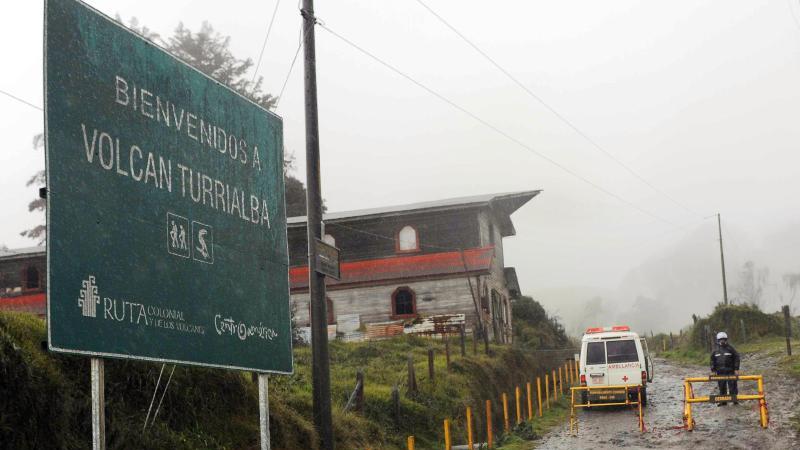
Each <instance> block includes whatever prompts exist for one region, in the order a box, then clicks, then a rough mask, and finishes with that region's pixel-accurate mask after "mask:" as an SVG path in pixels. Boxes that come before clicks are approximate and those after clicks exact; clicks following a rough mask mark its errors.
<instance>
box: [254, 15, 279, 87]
mask: <svg viewBox="0 0 800 450" xmlns="http://www.w3.org/2000/svg"><path fill="white" fill-rule="evenodd" d="M280 4H281V0H278V1H276V2H275V9H274V10H273V11H272V18H271V19H269V25H268V26H267V35H266V36H264V43H263V44H261V53H259V54H258V63H256V69H255V71H253V79H252V80H250V82H251V83H252V82H254V81H256V75H258V68H259V67H261V58H262V57H263V56H264V49H265V48H267V39H269V33H270V32H271V31H272V24H273V23H275V16H277V15H278V5H280Z"/></svg>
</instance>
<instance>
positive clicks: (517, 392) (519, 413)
mask: <svg viewBox="0 0 800 450" xmlns="http://www.w3.org/2000/svg"><path fill="white" fill-rule="evenodd" d="M520 397H522V394H521V392H520V389H519V386H517V387H515V388H514V401H515V402H516V406H517V425H519V424H521V423H522V404H521V403H520Z"/></svg>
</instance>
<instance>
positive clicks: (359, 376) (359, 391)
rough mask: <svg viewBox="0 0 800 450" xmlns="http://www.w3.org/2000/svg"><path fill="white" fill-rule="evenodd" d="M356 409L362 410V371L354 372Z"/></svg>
mask: <svg viewBox="0 0 800 450" xmlns="http://www.w3.org/2000/svg"><path fill="white" fill-rule="evenodd" d="M356 386H358V389H357V390H356V408H355V410H356V411H364V371H363V370H359V371H358V372H356Z"/></svg>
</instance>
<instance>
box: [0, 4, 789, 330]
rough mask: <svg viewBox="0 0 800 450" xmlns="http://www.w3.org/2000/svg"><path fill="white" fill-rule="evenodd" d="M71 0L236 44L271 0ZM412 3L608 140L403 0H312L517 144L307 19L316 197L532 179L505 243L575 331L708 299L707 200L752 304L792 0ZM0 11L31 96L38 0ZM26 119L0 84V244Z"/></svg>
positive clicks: (400, 200)
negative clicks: (748, 267) (316, 140)
mask: <svg viewBox="0 0 800 450" xmlns="http://www.w3.org/2000/svg"><path fill="white" fill-rule="evenodd" d="M88 3H89V4H91V5H92V6H94V7H96V8H98V9H99V10H100V11H102V12H104V13H106V14H109V15H111V16H113V15H115V14H117V13H119V14H120V15H121V16H123V17H125V18H130V17H132V16H135V17H137V18H138V19H139V22H140V23H142V24H144V25H146V26H147V27H149V28H150V29H152V30H154V31H156V32H158V33H160V34H161V35H162V36H165V37H166V36H169V35H171V32H172V30H173V29H174V28H175V26H176V25H177V24H178V23H179V22H183V23H184V24H185V25H186V26H187V27H189V28H190V29H193V30H197V29H199V27H200V24H201V23H202V21H203V20H209V21H210V22H211V23H212V25H214V27H215V28H216V29H217V31H219V32H220V33H222V34H224V35H228V36H230V37H231V50H232V52H233V53H234V54H235V55H236V56H237V57H240V58H244V57H250V58H253V59H256V58H257V57H258V55H259V53H260V50H261V46H262V43H263V42H264V35H265V30H266V27H267V24H268V23H269V19H270V17H271V14H272V11H273V8H274V7H275V3H274V2H252V1H247V2H245V1H232V2H226V3H225V4H224V7H222V6H220V5H221V4H220V3H219V2H216V1H211V0H197V1H176V2H163V1H150V0H126V1H117V0H115V1H111V0H91V1H89V2H88ZM426 4H428V5H429V6H430V7H431V8H433V9H435V10H436V11H437V12H438V13H440V14H441V15H442V16H443V17H445V18H446V19H447V20H448V21H450V22H451V23H452V24H453V25H454V26H455V27H457V28H458V29H459V30H460V31H462V32H463V33H464V34H465V35H466V36H469V37H470V38H471V39H472V40H473V42H475V44H476V45H478V46H480V47H481V48H482V49H483V50H484V51H486V52H487V53H488V54H490V55H491V56H492V58H493V59H494V60H496V61H497V62H498V63H499V64H501V65H502V66H503V67H504V68H506V69H507V70H508V71H509V72H510V73H513V74H514V76H515V77H516V78H518V79H519V80H520V81H521V82H522V83H523V84H524V85H525V86H527V87H529V88H530V89H531V90H532V91H533V92H535V93H536V94H537V95H538V96H539V97H540V98H541V99H543V100H544V101H545V102H546V103H547V105H549V106H550V107H551V108H554V109H555V110H557V111H558V112H559V113H560V114H561V115H562V116H563V117H565V118H567V119H568V120H569V121H570V122H571V123H573V124H574V125H576V126H577V127H578V128H579V129H580V130H581V131H582V132H583V133H584V134H586V135H587V136H589V137H590V138H591V139H592V141H593V142H594V143H596V144H597V145H599V146H600V147H601V148H602V149H603V150H605V152H606V153H607V154H606V153H603V152H602V151H599V150H598V149H597V148H596V147H595V145H593V144H592V142H589V141H587V140H586V139H585V138H583V137H581V136H580V135H579V134H578V133H576V132H575V130H573V129H572V128H571V127H570V126H568V125H567V124H565V123H564V122H563V121H562V120H560V119H559V118H558V117H556V116H555V115H554V114H553V113H552V112H551V111H550V110H549V109H548V108H547V107H545V106H543V105H542V104H541V103H539V102H537V101H536V100H534V99H533V98H531V97H530V96H529V95H527V94H526V93H525V92H524V91H523V90H521V89H520V88H519V86H517V85H515V84H514V83H513V82H512V81H511V80H509V79H508V78H507V77H506V76H505V75H503V74H502V73H501V72H500V71H498V70H496V68H494V67H493V66H492V65H491V64H490V63H488V62H487V61H486V60H484V59H483V58H482V57H481V56H480V55H478V54H477V53H476V52H475V51H474V50H473V49H472V48H470V47H469V46H468V45H466V44H465V43H464V42H463V41H462V40H460V39H459V38H458V36H456V35H455V34H454V33H452V31H450V30H449V29H447V28H446V27H445V26H444V25H442V24H441V23H440V22H439V21H438V20H437V19H436V18H435V17H433V16H432V15H431V14H429V13H428V12H427V11H426V10H425V9H424V8H422V7H421V6H420V5H419V4H418V3H417V2H416V1H413V0H396V1H392V2H364V1H354V0H344V1H338V2H317V5H316V13H317V16H318V17H319V18H320V19H321V20H322V21H323V22H324V24H325V26H326V27H329V28H330V29H332V30H335V31H336V32H337V33H340V34H341V35H343V36H346V37H347V38H348V39H350V40H352V41H353V42H355V43H357V44H358V45H360V46H362V47H363V48H365V49H367V50H368V51H370V52H371V53H373V54H374V55H376V56H378V57H379V58H381V59H382V60H384V61H386V62H387V63H390V64H392V65H393V66H395V67H397V68H399V69H400V70H401V71H403V73H405V74H407V75H408V76H410V77H412V78H414V79H415V80H418V81H419V82H420V83H423V84H425V85H426V86H429V87H430V88H431V89H432V90H434V91H436V92H437V93H439V94H440V95H442V96H444V97H446V98H448V99H450V100H452V101H453V102H455V103H456V104H458V105H460V106H462V107H463V108H465V109H467V110H469V111H470V112H472V113H474V114H475V115H477V116H479V117H480V118H481V119H482V120H484V121H486V122H487V123H490V124H492V125H493V126H495V127H497V128H498V129H500V130H502V131H503V132H504V133H506V134H507V135H509V136H512V137H513V138H514V139H516V140H518V141H520V142H522V143H524V145H525V146H527V147H528V148H527V149H526V148H523V147H521V146H520V145H518V144H516V143H514V142H513V141H511V140H509V139H508V138H506V137H504V136H502V135H500V134H498V133H497V132H496V131H494V130H492V129H491V128H489V127H487V126H485V125H484V124H482V123H480V122H478V121H476V120H475V119H474V118H473V117H470V116H469V115H467V114H464V113H463V112H462V111H459V110H458V109H455V108H453V107H452V106H451V105H449V104H447V103H445V102H443V101H441V99H439V98H437V97H436V96H433V95H431V94H430V93H429V92H426V91H425V90H423V89H420V88H419V86H417V85H415V84H413V83H411V82H409V81H408V80H407V79H405V78H403V77H402V76H400V75H398V74H397V73H394V72H392V71H390V70H387V69H386V67H384V66H382V65H381V64H380V63H377V62H376V61H374V60H372V59H370V58H368V57H366V56H365V55H364V54H363V53H361V52H359V51H358V50H357V49H355V48H353V47H352V46H350V45H348V44H346V43H345V42H344V41H342V40H340V39H338V38H336V37H335V36H334V35H332V34H331V33H329V32H327V31H325V30H324V29H322V28H321V27H320V28H318V30H317V57H318V63H317V70H318V81H319V118H320V119H319V120H320V142H321V155H322V156H321V167H322V180H323V185H322V189H323V196H324V197H325V199H326V202H327V207H328V210H329V211H343V210H352V209H360V208H370V207H377V206H383V205H390V204H404V203H412V202H419V201H427V200H435V199H441V198H448V197H459V196H466V195H476V194H486V193H491V192H509V191H518V190H520V191H521V190H531V189H542V190H543V193H542V194H541V195H540V196H538V197H536V198H535V199H534V200H532V201H531V202H530V203H529V204H527V205H525V206H524V207H522V208H521V209H520V210H519V211H518V212H517V213H515V214H514V215H513V216H512V219H513V221H514V226H515V228H516V236H514V237H510V238H507V239H506V240H505V242H504V245H505V249H506V251H505V255H506V261H505V263H506V265H507V266H513V267H515V268H516V270H517V273H518V276H519V281H520V284H521V287H522V290H523V293H524V294H528V295H532V296H534V297H535V298H537V299H538V300H540V301H541V302H542V303H544V304H545V305H546V306H547V307H548V309H549V310H550V311H551V313H553V314H555V315H557V316H559V317H561V319H562V320H563V322H564V323H565V324H566V325H567V327H568V329H570V330H571V331H573V332H576V331H578V330H580V329H581V328H582V327H584V326H586V325H589V324H591V325H608V324H611V323H617V322H626V323H629V324H630V325H632V326H634V327H635V328H636V329H641V330H647V331H649V330H650V329H653V331H660V330H665V331H667V330H673V331H675V330H677V329H678V328H679V327H680V326H682V325H685V324H688V323H691V314H693V313H694V314H705V313H708V312H709V311H710V310H711V309H712V308H713V306H714V305H715V304H716V303H717V302H719V301H721V300H722V288H721V276H720V268H719V246H718V241H717V230H716V220H715V218H707V217H709V216H712V215H713V214H715V213H717V212H720V213H721V214H722V219H723V227H724V228H723V234H724V236H723V239H724V240H725V251H726V256H727V261H726V262H727V273H728V282H729V291H730V297H731V298H734V299H736V300H737V301H738V293H737V290H736V289H737V283H738V282H739V281H740V280H739V273H740V272H741V270H742V267H743V265H744V264H745V263H746V262H747V261H752V262H753V263H754V264H755V268H756V272H758V273H762V272H763V271H761V269H762V268H768V269H769V275H768V277H767V278H766V279H765V280H764V281H763V284H764V292H763V294H762V296H761V299H760V301H761V302H762V306H763V307H764V308H765V309H767V310H774V309H776V308H777V307H778V304H779V303H780V302H781V295H783V296H784V297H785V296H786V295H787V293H786V292H784V290H785V289H784V288H783V285H782V276H783V274H784V273H797V272H800V258H798V256H797V255H800V237H798V235H799V234H798V225H800V196H798V193H800V155H799V154H798V150H800V83H798V80H800V0H790V1H778V0H775V1H770V0H739V1H724V2H723V1H716V2H715V1H709V2H697V1H694V0H692V1H689V0H687V1H674V2H637V1H620V2H610V3H609V2H595V1H590V0H583V1H575V2H530V1H519V0H516V1H500V2H490V3H486V2H469V1H467V2H463V1H456V0H437V1H434V0H429V1H427V2H426ZM6 11H7V12H11V13H6V14H3V15H2V17H0V25H1V26H0V42H3V44H2V47H3V52H4V58H5V62H6V63H5V64H4V65H3V67H4V70H3V71H0V89H2V90H3V91H6V92H9V93H12V94H14V95H15V96H17V97H19V98H21V99H24V100H25V101H28V102H30V103H33V104H34V105H39V106H41V105H42V104H43V99H42V75H41V74H42V2H15V3H13V4H9V5H6ZM299 25H300V16H299V13H298V11H297V4H296V2H281V3H280V6H279V8H278V15H277V17H276V20H275V25H274V28H273V30H272V32H271V35H270V37H269V40H268V42H267V46H266V48H265V51H264V61H263V62H262V64H261V71H260V72H259V75H263V76H264V85H265V87H266V88H267V90H268V91H270V92H275V93H277V92H278V91H279V90H280V88H281V86H282V85H283V82H284V80H287V78H286V77H287V73H288V70H289V67H290V63H291V61H292V57H293V56H294V54H295V51H296V49H297V44H298V31H299ZM301 55H302V53H301ZM302 76H303V73H302V64H301V61H298V64H297V65H296V66H295V67H294V70H293V72H292V73H291V76H289V77H288V82H287V85H286V92H285V94H284V97H283V99H282V100H281V103H280V105H279V107H278V109H277V113H278V114H279V115H281V116H282V117H283V119H284V132H285V146H286V149H287V151H289V152H291V153H293V154H294V155H295V156H296V158H297V159H296V161H297V166H296V174H298V176H299V177H300V178H301V179H303V178H304V176H303V174H304V173H305V165H304V161H303V150H304V121H303V91H302ZM41 131H42V113H41V111H38V110H36V109H35V108H32V107H30V106H27V105H24V104H23V103H21V102H19V101H16V100H13V99H11V98H9V97H8V96H5V95H0V135H2V137H3V139H2V141H3V145H2V149H0V186H2V189H0V208H2V214H3V217H2V220H0V244H5V245H7V246H9V247H12V248H13V247H24V246H30V245H33V244H35V242H33V241H30V240H28V239H25V238H23V237H21V236H19V232H20V231H22V230H25V229H28V228H30V227H32V226H33V225H35V224H37V223H40V222H41V221H42V217H41V215H40V214H30V213H28V212H27V203H28V202H29V201H30V200H32V199H33V198H34V197H35V195H36V186H32V187H26V186H25V182H26V181H27V179H28V178H29V177H30V176H31V175H32V174H33V173H35V171H36V170H39V169H40V168H41V167H43V155H42V153H41V151H38V152H37V151H33V150H31V140H32V137H33V136H34V135H35V134H36V133H39V132H41ZM537 153H538V154H537ZM609 155H611V156H609ZM543 157H545V158H549V159H550V160H552V161H556V162H557V163H558V164H559V165H560V166H561V167H562V168H559V167H557V166H555V165H553V164H551V163H549V162H547V161H546V160H545V159H544V158H543ZM615 159H616V160H617V161H619V162H620V163H622V164H624V166H627V167H628V168H630V169H631V170H632V171H633V172H634V173H635V174H637V175H638V177H637V176H634V175H632V174H631V172H630V171H629V170H626V169H625V168H624V167H622V165H620V164H619V163H618V162H616V161H615ZM565 169H566V170H565ZM642 180H645V181H642ZM654 188H655V189H654ZM609 193H610V194H612V195H609ZM762 278H763V277H762ZM796 303H800V302H796ZM590 319H591V320H590ZM590 322H591V323H590ZM597 322H602V323H597Z"/></svg>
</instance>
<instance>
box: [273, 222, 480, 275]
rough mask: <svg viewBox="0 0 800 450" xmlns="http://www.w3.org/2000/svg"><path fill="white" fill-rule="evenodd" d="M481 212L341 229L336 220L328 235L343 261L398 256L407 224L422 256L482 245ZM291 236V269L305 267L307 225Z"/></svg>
mask: <svg viewBox="0 0 800 450" xmlns="http://www.w3.org/2000/svg"><path fill="white" fill-rule="evenodd" d="M478 211H479V210H478V209H476V208H472V209H467V210H460V211H445V212H436V213H432V212H428V213H417V214H408V215H403V216H389V217H382V218H372V219H362V220H353V221H348V222H342V225H341V226H337V222H336V221H333V222H331V223H328V224H326V226H325V232H326V233H327V234H330V235H331V236H333V237H334V238H335V239H336V246H337V247H339V249H340V250H341V257H342V261H359V260H364V259H375V258H386V257H390V256H395V255H397V254H398V252H397V249H396V235H397V232H398V231H400V229H401V228H403V227H404V226H406V225H411V226H413V227H414V228H416V229H417V235H418V237H419V243H420V251H419V253H439V252H446V251H453V250H455V249H459V248H464V249H466V248H475V247H479V246H480V243H481V241H480V233H479V229H478V217H477V216H478ZM353 228H355V229H356V230H358V231H356V230H353ZM288 235H289V264H290V265H291V266H304V265H306V264H307V261H306V255H307V253H308V244H307V241H306V228H305V224H302V225H290V226H289V229H288Z"/></svg>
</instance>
